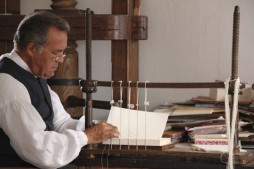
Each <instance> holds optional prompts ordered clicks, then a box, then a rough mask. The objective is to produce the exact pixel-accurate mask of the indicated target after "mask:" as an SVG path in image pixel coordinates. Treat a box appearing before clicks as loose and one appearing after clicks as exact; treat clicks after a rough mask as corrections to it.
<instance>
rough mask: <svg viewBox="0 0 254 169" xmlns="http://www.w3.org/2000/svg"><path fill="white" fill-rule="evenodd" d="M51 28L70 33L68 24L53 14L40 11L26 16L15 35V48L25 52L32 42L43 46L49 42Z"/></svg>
mask: <svg viewBox="0 0 254 169" xmlns="http://www.w3.org/2000/svg"><path fill="white" fill-rule="evenodd" d="M51 27H56V28H57V29H59V30H61V31H65V32H66V33H68V32H69V31H70V26H69V24H68V22H67V21H66V20H64V19H63V18H61V17H59V16H56V15H55V14H53V13H51V12H47V11H38V12H33V13H31V14H28V15H26V16H25V18H24V19H23V20H22V21H21V22H20V24H19V26H18V28H17V31H16V33H15V34H14V38H13V42H14V47H15V48H17V50H23V49H24V48H25V47H26V45H27V44H28V43H31V42H32V43H34V44H35V45H37V46H43V45H44V44H45V43H46V42H47V35H48V30H49V28H51Z"/></svg>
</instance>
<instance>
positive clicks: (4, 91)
mask: <svg viewBox="0 0 254 169" xmlns="http://www.w3.org/2000/svg"><path fill="white" fill-rule="evenodd" d="M0 82H1V85H0V93H1V97H0V103H1V102H6V101H7V100H9V101H10V100H13V99H17V100H18V99H29V100H30V97H29V93H28V91H27V89H26V87H25V86H24V85H23V84H22V83H20V82H19V81H18V80H16V79H15V78H14V77H12V76H11V75H9V74H7V73H0Z"/></svg>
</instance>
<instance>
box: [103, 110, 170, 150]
mask: <svg viewBox="0 0 254 169" xmlns="http://www.w3.org/2000/svg"><path fill="white" fill-rule="evenodd" d="M167 119H168V113H165V112H148V111H147V112H146V111H139V110H132V109H125V108H120V107H114V106H112V107H111V110H110V113H109V116H108V119H107V123H110V124H112V125H115V126H117V127H118V130H119V131H120V137H119V139H110V140H107V141H104V142H103V144H112V145H144V146H164V145H168V144H171V139H170V138H162V135H163V132H164V129H165V126H166V123H167Z"/></svg>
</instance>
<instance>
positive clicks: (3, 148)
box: [0, 58, 54, 166]
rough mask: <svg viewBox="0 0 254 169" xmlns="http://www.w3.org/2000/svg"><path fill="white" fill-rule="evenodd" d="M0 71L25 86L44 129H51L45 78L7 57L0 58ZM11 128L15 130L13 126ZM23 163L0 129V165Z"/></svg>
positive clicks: (49, 106) (50, 106)
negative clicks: (40, 77)
mask: <svg viewBox="0 0 254 169" xmlns="http://www.w3.org/2000/svg"><path fill="white" fill-rule="evenodd" d="M0 73H7V74H9V75H11V76H12V77H14V78H15V79H16V80H18V81H19V82H21V83H22V84H23V85H24V86H25V87H26V89H27V91H28V92H29V95H30V98H31V102H32V105H33V106H34V107H35V109H36V110H37V111H38V113H39V114H40V116H41V118H42V119H43V121H44V122H45V124H46V128H45V131H52V130H53V128H54V126H53V116H54V113H53V109H52V105H51V98H50V94H49V90H48V87H47V82H46V80H43V79H37V78H36V77H35V76H34V75H33V74H32V73H30V72H28V71H26V70H24V69H23V68H21V67H20V66H19V65H17V64H16V63H15V62H13V61H12V60H11V59H8V58H3V59H2V60H1V62H0ZM0 83H1V82H0ZM13 90H15V89H13ZM15 127H18V126H15ZM13 129H14V130H15V128H13ZM5 164H6V165H5ZM23 164H24V165H26V163H25V162H24V161H23V160H22V159H20V158H19V157H18V155H17V154H16V153H15V151H14V150H13V148H12V147H11V145H10V140H9V138H8V137H7V136H6V134H5V133H4V132H3V130H2V129H0V165H1V166H4V165H5V166H11V165H13V166H15V165H23Z"/></svg>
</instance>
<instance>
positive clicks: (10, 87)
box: [0, 50, 87, 168]
mask: <svg viewBox="0 0 254 169" xmlns="http://www.w3.org/2000/svg"><path fill="white" fill-rule="evenodd" d="M3 57H8V58H10V59H12V60H13V61H14V62H15V63H17V64H18V65H19V66H21V67H22V68H23V69H25V70H27V71H29V72H31V70H30V69H29V67H28V66H27V64H26V63H25V62H24V61H23V60H22V59H21V58H20V57H19V56H18V54H17V53H16V52H15V51H14V50H13V51H12V52H11V53H10V54H5V55H2V56H1V57H0V60H1V59H2V58H3ZM49 92H50V95H51V101H52V107H53V110H54V119H53V124H54V130H55V131H44V129H45V127H46V125H45V123H44V121H43V119H42V118H41V116H40V114H39V113H38V112H37V110H36V109H35V108H34V107H33V105H32V103H31V99H30V96H29V93H28V91H27V89H26V87H25V86H24V85H23V84H22V83H20V82H19V81H17V80H16V79H15V78H13V77H12V76H10V75H9V74H5V73H0V128H2V129H3V130H4V132H5V133H6V134H7V135H8V137H9V138H10V140H11V145H12V147H13V148H14V150H15V151H16V153H17V154H18V155H19V156H20V157H21V158H22V159H23V160H24V161H26V162H28V163H30V164H33V165H35V166H37V167H39V168H59V167H62V166H65V165H67V164H68V163H70V162H71V161H73V160H74V159H75V158H76V157H77V156H78V155H79V152H80V150H81V148H82V147H83V146H84V145H86V144H87V136H86V135H85V134H84V132H83V131H82V130H83V129H84V118H81V119H80V120H79V121H78V120H74V119H72V118H71V117H70V115H69V114H68V113H67V112H66V111H65V109H64V108H63V106H62V104H61V102H60V99H59V97H58V95H57V94H56V93H55V92H54V91H52V90H51V89H50V87H49ZM77 126H82V127H81V128H80V127H79V129H78V128H77Z"/></svg>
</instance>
